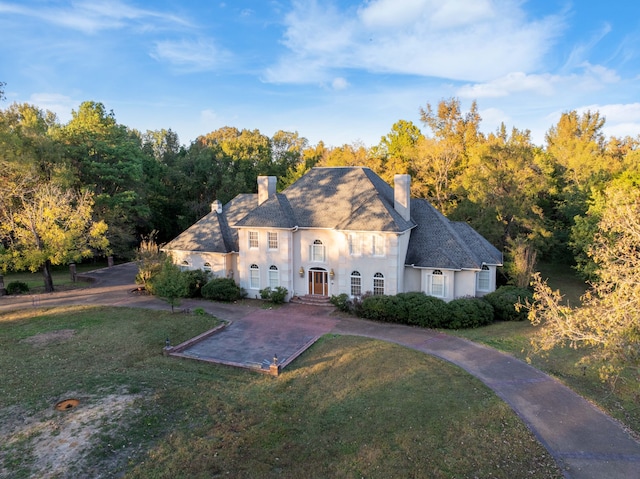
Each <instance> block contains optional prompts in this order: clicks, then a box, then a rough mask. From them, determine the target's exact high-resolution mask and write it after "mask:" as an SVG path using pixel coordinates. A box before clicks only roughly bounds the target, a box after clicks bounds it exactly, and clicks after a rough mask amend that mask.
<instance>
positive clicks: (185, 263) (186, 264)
mask: <svg viewBox="0 0 640 479" xmlns="http://www.w3.org/2000/svg"><path fill="white" fill-rule="evenodd" d="M189 266H191V264H189V262H188V261H187V260H186V259H185V260H184V261H183V262H182V263H180V271H186V270H188V269H189Z"/></svg>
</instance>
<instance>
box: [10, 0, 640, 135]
mask: <svg viewBox="0 0 640 479" xmlns="http://www.w3.org/2000/svg"><path fill="white" fill-rule="evenodd" d="M0 39H1V40H0V81H4V82H6V84H7V85H6V87H5V90H6V91H5V94H6V97H7V99H6V100H5V101H4V102H3V103H1V104H0V107H2V108H6V107H7V106H8V105H9V104H10V103H12V102H19V103H23V102H26V103H30V104H34V105H37V106H39V107H41V108H43V109H49V110H52V111H54V112H56V113H57V114H58V117H59V119H60V120H61V121H63V122H66V121H68V120H69V119H70V117H71V111H72V109H77V108H78V106H79V105H80V103H81V102H83V101H87V100H91V101H96V102H102V103H103V104H104V105H105V107H106V108H107V109H108V110H113V111H114V113H115V116H116V120H117V121H118V122H119V123H121V124H124V125H127V126H129V127H132V128H137V129H138V130H141V131H145V130H157V129H161V128H165V129H172V130H174V131H175V132H177V133H178V135H179V137H180V140H181V142H182V143H184V144H188V143H189V142H190V141H192V140H194V139H195V138H196V137H197V136H198V135H201V134H205V133H208V132H210V131H213V130H216V129H218V128H220V127H223V126H235V127H237V128H240V129H242V128H247V129H259V130H260V131H261V132H262V133H263V134H265V135H268V136H272V135H273V133H274V132H276V131H277V130H286V131H297V132H298V133H299V134H300V135H301V136H304V137H306V138H308V139H309V141H310V143H311V144H316V143H317V142H318V141H320V140H322V141H324V142H325V144H327V145H332V146H339V145H342V144H344V143H350V144H351V143H357V142H362V143H364V144H365V145H367V146H373V145H376V144H378V143H379V141H380V138H381V137H382V136H384V135H386V134H387V133H389V131H390V130H391V126H392V125H393V124H394V123H395V122H396V121H398V120H400V119H402V120H408V121H412V122H414V123H415V124H416V125H417V126H419V127H420V128H421V129H422V130H423V132H425V133H428V131H427V129H426V128H425V127H424V125H422V124H421V122H420V117H419V109H420V107H424V106H425V105H426V104H427V103H430V104H431V105H432V106H436V105H437V103H438V102H439V101H440V100H442V99H448V98H451V97H457V98H459V99H460V101H461V103H462V107H463V109H464V110H465V111H466V110H467V109H468V108H469V106H470V104H471V102H472V101H473V100H476V101H477V103H478V107H479V111H480V115H481V116H482V119H483V121H482V123H481V130H482V131H484V132H485V133H488V132H491V131H495V130H496V129H497V128H498V126H499V124H500V123H501V122H504V123H505V124H506V125H507V127H508V128H511V127H512V126H515V127H517V128H519V129H521V130H524V129H529V130H531V133H532V137H533V139H534V141H535V142H536V143H537V144H542V143H543V141H544V133H545V132H546V131H547V130H548V129H549V128H550V127H551V126H552V125H554V124H555V123H556V122H557V120H558V118H559V117H560V114H561V113H562V112H565V111H570V110H578V111H583V110H587V109H590V110H592V111H593V110H598V111H600V113H601V114H602V115H604V116H605V117H606V120H607V121H606V125H605V133H606V134H607V135H610V136H611V135H615V136H626V135H631V136H634V137H635V136H637V135H638V134H640V58H639V56H640V55H639V54H640V2H636V1H622V0H611V1H608V2H603V1H601V0H600V1H591V0H574V1H573V2H571V1H559V0H544V1H533V0H531V1H529V2H526V1H507V0H447V1H445V0H368V1H366V0H360V1H357V0H353V1H351V0H334V1H321V0H295V1H285V0H279V1H270V0H256V1H231V0H227V1H215V0H214V1H204V0H187V1H183V0H153V1H151V0H77V1H39V0H11V1H5V0H0Z"/></svg>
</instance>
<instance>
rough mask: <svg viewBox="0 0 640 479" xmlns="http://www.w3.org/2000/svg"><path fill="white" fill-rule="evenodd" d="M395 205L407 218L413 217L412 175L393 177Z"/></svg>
mask: <svg viewBox="0 0 640 479" xmlns="http://www.w3.org/2000/svg"><path fill="white" fill-rule="evenodd" d="M393 207H394V208H395V210H396V211H397V212H398V213H400V216H402V217H403V218H404V219H405V220H407V221H409V220H410V219H411V175H395V176H394V177H393Z"/></svg>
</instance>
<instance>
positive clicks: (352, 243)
mask: <svg viewBox="0 0 640 479" xmlns="http://www.w3.org/2000/svg"><path fill="white" fill-rule="evenodd" d="M349 254H350V255H351V256H360V255H361V254H362V235H360V234H358V233H350V234H349Z"/></svg>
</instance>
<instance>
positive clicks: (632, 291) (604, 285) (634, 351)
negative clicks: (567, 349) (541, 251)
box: [529, 178, 640, 379]
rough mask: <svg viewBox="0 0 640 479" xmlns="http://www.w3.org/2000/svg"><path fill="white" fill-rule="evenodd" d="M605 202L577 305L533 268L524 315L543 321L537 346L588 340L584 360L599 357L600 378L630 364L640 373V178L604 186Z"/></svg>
mask: <svg viewBox="0 0 640 479" xmlns="http://www.w3.org/2000/svg"><path fill="white" fill-rule="evenodd" d="M638 180H640V178H639V179H638ZM605 202H606V203H605V206H604V208H603V211H602V214H601V218H600V221H599V223H598V231H597V233H596V235H595V237H594V241H593V244H592V245H591V247H590V248H589V249H588V254H589V255H590V256H591V258H592V259H593V261H594V263H595V264H596V266H597V269H596V273H595V274H596V279H595V280H594V282H593V283H592V286H591V288H590V290H589V291H588V292H587V293H586V294H585V295H584V296H583V297H582V304H581V306H579V307H576V308H572V307H571V306H569V305H566V304H563V302H562V298H561V296H560V293H559V292H558V291H552V290H551V289H550V288H549V286H548V285H547V284H546V282H544V281H542V280H541V278H540V275H539V274H538V275H536V276H535V278H534V281H533V286H534V288H535V294H534V302H533V304H531V305H529V307H530V309H529V319H530V320H531V322H532V323H533V324H535V325H541V326H542V329H541V331H540V334H539V336H538V337H537V338H536V339H535V345H536V346H537V347H538V348H539V349H541V350H549V349H551V348H553V347H555V346H557V345H561V344H569V345H570V346H572V347H579V346H588V347H590V348H592V349H591V350H592V354H591V355H589V356H588V357H587V358H586V361H596V362H598V364H599V365H600V372H601V376H602V377H603V378H608V379H612V378H615V377H617V375H618V374H619V373H620V372H622V371H623V370H625V369H630V370H632V371H634V372H635V374H636V377H637V378H638V379H640V181H637V182H635V184H634V183H626V184H625V186H622V185H616V186H613V187H611V188H608V189H607V190H606V191H605Z"/></svg>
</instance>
